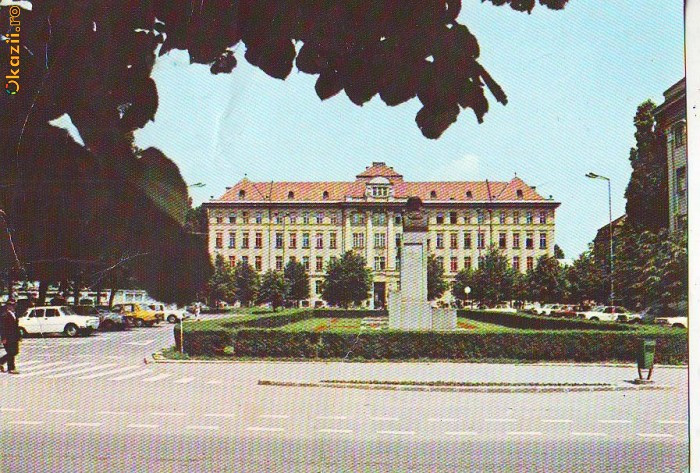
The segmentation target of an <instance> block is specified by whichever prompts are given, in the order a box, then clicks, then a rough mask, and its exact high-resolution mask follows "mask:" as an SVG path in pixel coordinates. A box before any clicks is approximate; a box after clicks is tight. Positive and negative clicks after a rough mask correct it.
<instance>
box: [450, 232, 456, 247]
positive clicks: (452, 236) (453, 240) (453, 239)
mask: <svg viewBox="0 0 700 473" xmlns="http://www.w3.org/2000/svg"><path fill="white" fill-rule="evenodd" d="M450 248H452V249H453V250H456V249H457V234H456V233H450Z"/></svg>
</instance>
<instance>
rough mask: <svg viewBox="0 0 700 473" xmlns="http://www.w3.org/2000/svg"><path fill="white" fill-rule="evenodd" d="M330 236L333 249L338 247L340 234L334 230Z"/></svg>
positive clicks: (330, 245)
mask: <svg viewBox="0 0 700 473" xmlns="http://www.w3.org/2000/svg"><path fill="white" fill-rule="evenodd" d="M330 238H331V241H330V244H329V245H328V246H329V247H330V249H331V250H335V249H336V248H338V235H337V234H336V233H335V232H333V233H331V235H330Z"/></svg>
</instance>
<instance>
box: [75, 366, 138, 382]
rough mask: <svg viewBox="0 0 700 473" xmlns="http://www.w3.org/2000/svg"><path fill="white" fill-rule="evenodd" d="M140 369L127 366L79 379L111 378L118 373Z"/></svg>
mask: <svg viewBox="0 0 700 473" xmlns="http://www.w3.org/2000/svg"><path fill="white" fill-rule="evenodd" d="M136 368H138V366H125V367H123V368H118V369H116V370H110V371H105V372H103V373H95V374H89V375H86V376H80V377H78V378H77V379H95V378H100V377H102V376H109V375H111V374H118V373H123V372H125V371H132V370H135V369H136Z"/></svg>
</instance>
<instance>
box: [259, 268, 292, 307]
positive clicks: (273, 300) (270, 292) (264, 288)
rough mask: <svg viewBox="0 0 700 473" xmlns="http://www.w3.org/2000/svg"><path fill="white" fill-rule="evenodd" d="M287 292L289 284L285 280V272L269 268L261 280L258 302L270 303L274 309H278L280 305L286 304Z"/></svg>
mask: <svg viewBox="0 0 700 473" xmlns="http://www.w3.org/2000/svg"><path fill="white" fill-rule="evenodd" d="M286 292H287V285H286V283H285V280H284V274H282V273H281V272H278V271H273V270H271V269H269V270H267V272H265V274H263V276H262V278H261V280H260V289H259V290H258V297H257V302H258V304H270V305H271V306H272V310H273V311H276V310H277V308H278V307H280V306H282V305H283V304H284V296H285V294H286Z"/></svg>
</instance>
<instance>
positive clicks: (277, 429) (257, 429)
mask: <svg viewBox="0 0 700 473" xmlns="http://www.w3.org/2000/svg"><path fill="white" fill-rule="evenodd" d="M246 430H250V431H251V432H284V429H283V428H282V427H248V428H247V429H246Z"/></svg>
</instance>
